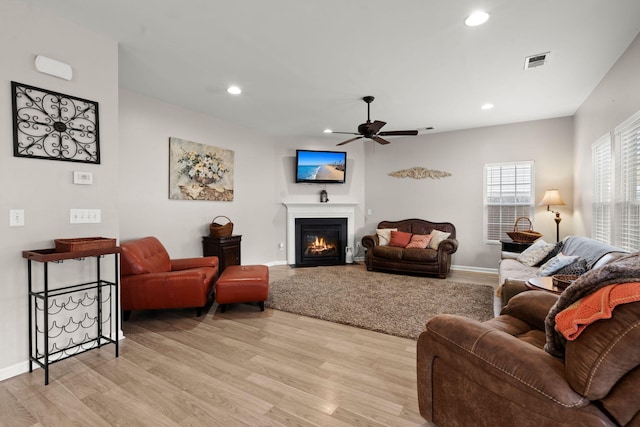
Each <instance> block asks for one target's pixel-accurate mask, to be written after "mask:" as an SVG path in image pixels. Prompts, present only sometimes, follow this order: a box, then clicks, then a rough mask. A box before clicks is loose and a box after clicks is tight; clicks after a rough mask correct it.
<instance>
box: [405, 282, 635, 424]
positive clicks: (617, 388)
mask: <svg viewBox="0 0 640 427" xmlns="http://www.w3.org/2000/svg"><path fill="white" fill-rule="evenodd" d="M557 299H558V296H557V295H553V294H551V293H547V292H541V291H528V292H523V293H520V294H518V295H516V296H514V297H513V298H512V299H511V300H510V301H509V303H508V305H507V306H506V307H505V308H504V309H503V311H502V313H501V315H500V316H498V317H496V318H494V319H491V320H489V321H487V322H484V323H480V322H478V321H475V320H472V319H468V318H464V317H461V316H454V315H439V316H436V317H434V318H432V319H431V320H430V321H429V322H428V323H427V326H426V329H425V331H424V332H423V333H422V334H421V335H420V337H419V339H418V347H417V352H418V354H417V368H418V403H419V407H420V413H421V414H422V416H423V417H424V418H425V419H427V420H429V421H431V422H433V423H435V424H436V425H437V426H438V427H447V426H519V427H526V426H535V427H541V426H631V425H633V426H637V425H640V397H639V396H640V394H639V393H638V390H640V346H639V345H638V343H639V342H640V321H639V320H638V319H640V302H634V303H629V304H623V305H620V306H618V307H616V309H615V311H614V312H613V317H612V318H610V319H604V320H599V321H597V322H595V323H593V324H591V325H590V326H589V327H588V328H586V329H585V330H584V332H583V333H582V334H581V335H580V336H579V337H578V339H576V340H575V341H568V342H567V344H566V352H565V356H564V358H559V357H555V356H552V355H551V354H549V353H547V352H546V351H545V350H544V349H543V348H544V345H545V342H546V339H545V327H544V321H545V317H546V316H547V313H548V312H549V310H550V308H551V307H552V306H553V304H554V303H555V302H556V301H557Z"/></svg>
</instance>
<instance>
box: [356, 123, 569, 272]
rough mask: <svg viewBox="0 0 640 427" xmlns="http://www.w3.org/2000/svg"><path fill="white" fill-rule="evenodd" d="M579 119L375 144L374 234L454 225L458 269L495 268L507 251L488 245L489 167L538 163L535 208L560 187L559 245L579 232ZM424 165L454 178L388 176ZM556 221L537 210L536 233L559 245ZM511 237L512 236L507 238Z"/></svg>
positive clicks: (370, 194) (369, 203)
mask: <svg viewBox="0 0 640 427" xmlns="http://www.w3.org/2000/svg"><path fill="white" fill-rule="evenodd" d="M572 142H573V119H572V118H570V117H565V118H558V119H549V120H539V121H532V122H524V123H516V124H510V125H503V126H491V127H485V128H477V129H470V130H463V131H457V132H443V133H436V134H433V135H428V136H427V135H425V136H418V137H416V138H398V139H396V140H394V142H393V143H392V144H389V145H387V146H379V145H377V144H370V145H369V146H368V148H367V152H366V159H367V168H366V209H371V210H372V215H371V216H370V217H368V219H367V229H368V230H369V231H370V232H373V230H374V229H375V227H376V224H377V223H378V222H380V221H382V220H401V219H407V218H422V219H426V220H429V221H434V222H451V223H452V224H454V225H455V226H456V234H457V238H458V242H459V247H458V251H457V252H456V253H455V254H454V255H453V264H454V265H455V266H462V267H480V268H489V269H496V268H497V263H498V260H499V253H500V246H499V245H486V244H484V243H483V178H484V164H485V163H497V162H513V161H528V160H533V161H534V162H535V178H536V181H535V189H536V201H537V202H538V201H540V200H542V197H543V195H544V192H545V190H547V189H549V188H558V189H559V190H560V193H561V194H562V197H563V199H564V201H565V202H566V203H567V206H563V207H560V208H559V210H560V212H561V215H562V223H561V225H560V238H562V237H563V236H565V235H568V234H571V232H572V218H571V211H572V208H573V203H572V194H573V186H572V170H573V164H572V163H573V143H572ZM414 166H421V167H425V168H428V169H436V170H441V171H446V172H449V173H451V174H452V176H450V177H446V178H441V179H429V178H427V179H420V180H415V179H411V178H394V177H390V176H388V173H389V172H393V171H396V170H401V169H407V168H410V167H414ZM552 217H553V214H551V213H550V212H546V211H545V208H543V207H537V208H536V214H535V217H534V218H533V222H534V229H535V230H536V231H539V232H541V233H543V234H544V239H546V240H547V241H551V242H553V241H555V238H556V229H555V222H554V221H553V219H552ZM505 237H506V236H505Z"/></svg>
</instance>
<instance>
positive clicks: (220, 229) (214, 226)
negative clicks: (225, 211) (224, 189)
mask: <svg viewBox="0 0 640 427" xmlns="http://www.w3.org/2000/svg"><path fill="white" fill-rule="evenodd" d="M218 218H226V219H227V221H228V222H227V223H226V224H224V225H220V224H218V223H216V219H218ZM232 233H233V223H232V222H231V220H230V219H229V218H228V217H226V216H224V215H219V216H217V217H215V218H213V220H212V221H211V224H209V235H210V236H211V237H229V236H231V234H232Z"/></svg>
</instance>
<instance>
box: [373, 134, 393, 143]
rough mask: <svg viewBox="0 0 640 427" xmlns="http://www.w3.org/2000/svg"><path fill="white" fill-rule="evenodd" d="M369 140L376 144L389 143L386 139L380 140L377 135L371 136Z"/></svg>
mask: <svg viewBox="0 0 640 427" xmlns="http://www.w3.org/2000/svg"><path fill="white" fill-rule="evenodd" d="M371 139H373V140H374V141H375V142H377V143H378V144H388V143H389V141H387V140H386V139H382V138H380V137H379V136H377V135H373V136H372V137H371Z"/></svg>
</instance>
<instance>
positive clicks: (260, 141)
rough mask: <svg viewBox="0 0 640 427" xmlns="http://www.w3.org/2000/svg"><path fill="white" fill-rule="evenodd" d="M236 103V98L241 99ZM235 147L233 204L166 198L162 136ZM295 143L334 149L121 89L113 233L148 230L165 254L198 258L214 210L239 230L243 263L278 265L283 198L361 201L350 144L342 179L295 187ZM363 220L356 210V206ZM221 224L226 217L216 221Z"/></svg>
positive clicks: (356, 154) (359, 165)
mask: <svg viewBox="0 0 640 427" xmlns="http://www.w3.org/2000/svg"><path fill="white" fill-rule="evenodd" d="M240 102H241V100H240ZM172 136H173V137H177V138H181V139H185V140H189V141H194V142H198V143H201V144H206V145H213V146H216V147H222V148H226V149H229V150H233V151H234V157H235V158H234V163H235V164H234V170H235V172H234V200H233V201H232V202H218V201H199V200H197V201H193V200H170V199H169V196H168V194H169V182H168V181H169V178H168V168H169V137H172ZM296 148H305V149H318V150H319V149H334V148H335V145H334V143H333V142H332V140H330V139H322V138H318V139H309V138H300V139H296V138H288V139H276V138H273V137H267V136H264V135H260V134H258V133H256V132H252V131H250V130H247V129H243V128H240V127H237V126H234V125H231V124H229V123H225V122H222V121H220V120H218V119H215V118H213V117H211V116H207V115H204V114H200V113H195V112H193V111H189V110H186V109H183V108H180V107H177V106H173V105H170V104H166V103H164V102H161V101H158V100H155V99H152V98H149V97H145V96H142V95H139V94H135V93H133V92H129V91H126V90H121V91H120V150H121V151H120V153H121V156H120V236H121V239H122V240H123V241H125V240H128V239H133V238H138V237H142V236H147V235H154V236H156V237H158V238H159V239H160V241H162V242H163V244H164V245H165V246H166V247H167V250H168V251H169V253H170V255H171V256H172V257H191V256H201V255H202V244H201V241H202V236H205V235H207V234H208V233H209V224H210V223H211V220H212V219H213V218H214V217H215V216H217V215H225V216H227V217H229V218H230V219H231V220H232V222H233V224H234V228H233V233H234V234H240V235H242V263H243V264H264V263H285V262H286V247H285V248H283V249H282V250H281V249H280V248H279V244H280V243H285V245H286V241H287V239H286V209H285V207H284V206H283V205H282V203H283V202H285V201H310V202H317V201H318V200H319V193H320V190H321V188H326V189H327V191H328V193H329V199H330V202H338V201H350V202H356V203H362V201H363V194H364V161H363V156H362V149H361V148H358V146H354V147H352V148H350V149H349V153H348V155H347V183H346V184H333V185H326V186H322V187H321V186H318V185H313V184H296V183H295V178H294V173H293V171H294V163H295V150H296ZM359 213H360V217H359V218H360V221H359V222H358V221H356V223H357V225H358V224H359V225H360V226H361V225H362V222H363V219H362V209H359ZM219 221H220V223H224V222H225V221H226V220H224V219H220V220H219Z"/></svg>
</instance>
